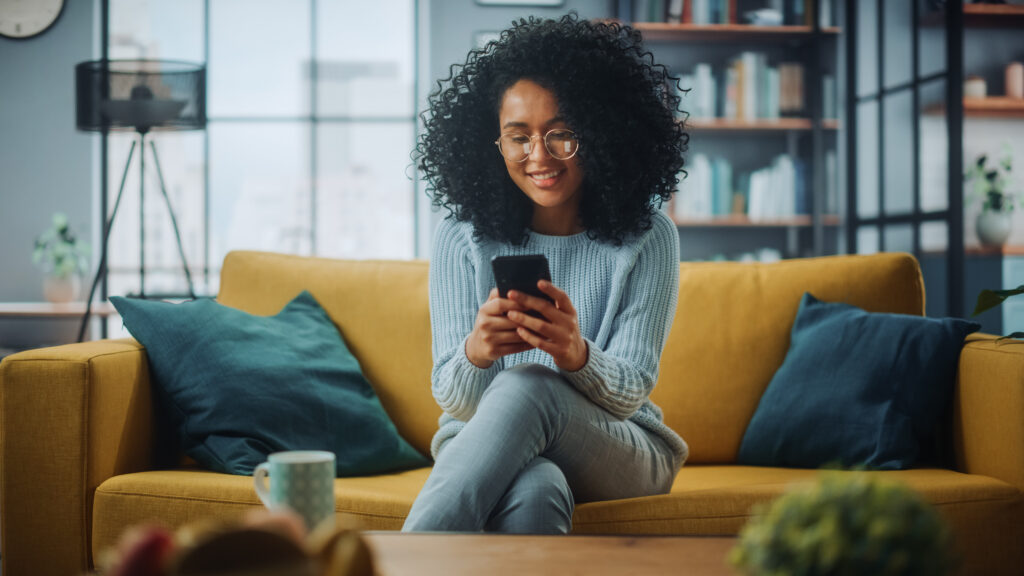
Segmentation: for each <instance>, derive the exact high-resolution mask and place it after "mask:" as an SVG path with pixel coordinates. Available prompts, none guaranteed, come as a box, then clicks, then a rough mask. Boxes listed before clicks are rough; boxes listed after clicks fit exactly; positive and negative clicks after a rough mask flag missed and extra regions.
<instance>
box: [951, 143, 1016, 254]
mask: <svg viewBox="0 0 1024 576" xmlns="http://www.w3.org/2000/svg"><path fill="white" fill-rule="evenodd" d="M1012 168H1013V153H1012V151H1011V149H1010V147H1009V145H1004V146H1003V157H1002V159H1001V160H999V162H998V163H997V164H996V165H995V167H993V168H989V167H988V154H982V155H981V156H979V157H978V159H977V160H975V162H974V164H971V166H970V167H969V168H968V170H967V174H965V175H964V180H966V181H968V182H973V183H974V185H973V187H972V191H973V193H974V195H975V196H976V197H977V198H978V199H979V200H981V201H982V206H981V213H979V214H978V219H977V222H976V224H977V230H978V239H979V240H981V243H982V244H984V245H986V246H1001V245H1003V244H1004V243H1005V242H1006V239H1007V238H1009V236H1010V232H1011V230H1012V223H1013V221H1012V220H1011V216H1012V214H1011V213H1012V211H1013V208H1014V204H1015V203H1016V202H1018V201H1019V199H1018V196H1017V194H1016V193H1014V192H1013V191H1011V190H1008V188H1009V187H1010V186H1011V185H1012V184H1011V182H1010V173H1011V172H1012Z"/></svg>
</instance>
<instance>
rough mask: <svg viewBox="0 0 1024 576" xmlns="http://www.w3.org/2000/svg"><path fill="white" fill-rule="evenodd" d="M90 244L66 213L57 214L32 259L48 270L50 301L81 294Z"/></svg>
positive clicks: (45, 283) (46, 283)
mask: <svg viewBox="0 0 1024 576" xmlns="http://www.w3.org/2000/svg"><path fill="white" fill-rule="evenodd" d="M88 256H89V245H88V244H86V243H85V242H80V241H79V240H78V238H77V237H76V236H75V233H74V232H73V231H72V230H71V226H70V225H69V224H68V217H67V216H66V215H64V214H63V213H60V212H58V213H56V214H54V215H53V221H52V224H51V225H50V228H48V229H47V230H46V231H44V232H43V233H42V234H40V235H39V236H38V237H37V238H36V242H35V250H34V251H33V252H32V261H33V262H34V263H35V264H36V265H37V266H39V267H40V268H41V269H42V270H43V271H44V272H45V273H46V277H45V278H44V280H43V295H44V296H45V297H46V300H47V301H49V302H55V303H60V302H70V301H72V300H74V299H75V298H77V297H78V292H79V288H80V286H81V280H80V277H79V275H80V274H81V273H82V272H85V271H86V270H88V267H89V260H88Z"/></svg>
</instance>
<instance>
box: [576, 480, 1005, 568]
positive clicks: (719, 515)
mask: <svg viewBox="0 0 1024 576" xmlns="http://www.w3.org/2000/svg"><path fill="white" fill-rule="evenodd" d="M820 473H821V472H820V471H819V470H808V469H791V468H765V467H756V466H700V465H696V466H684V467H683V469H682V470H680V471H679V475H678V476H677V477H676V480H675V483H674V484H673V486H672V491H671V492H670V493H669V494H666V495H663V496H651V497H646V498H631V499H626V500H612V501H608V502H594V503H590V504H583V505H579V506H577V507H576V512H575V514H574V515H573V531H574V532H576V533H589V534H602V533H617V534H687V535H722V534H728V535H732V534H738V533H739V531H740V529H741V528H742V527H743V525H744V524H745V523H746V522H747V520H749V519H750V517H751V508H752V507H753V506H754V505H755V504H757V503H759V502H766V501H769V500H771V499H773V498H775V497H777V496H779V495H781V494H782V493H783V492H784V491H786V490H787V489H788V488H790V487H792V486H795V485H798V484H800V483H809V482H812V481H813V480H814V479H815V478H816V476H817V475H818V474H820ZM843 473H853V472H843ZM870 474H877V475H879V476H880V477H882V478H885V479H886V480H892V481H899V482H903V483H905V484H906V485H908V486H909V487H911V488H912V489H914V490H916V491H917V492H919V493H920V494H922V495H923V497H924V498H925V500H927V501H928V502H931V503H932V504H934V505H935V506H936V507H937V509H938V511H939V513H940V514H942V516H943V517H944V518H945V519H946V520H947V521H948V523H949V525H950V528H951V531H952V533H953V538H954V542H955V545H956V553H957V554H958V555H959V556H960V557H961V559H962V563H963V564H962V567H963V568H964V571H963V573H965V574H1000V573H1003V572H1004V571H1005V567H1006V566H1020V565H1022V563H1024V547H1021V546H1020V542H1022V541H1024V523H1022V522H1021V520H1020V519H1021V518H1022V514H1024V496H1022V494H1021V492H1020V491H1018V490H1017V489H1016V488H1014V487H1013V486H1011V485H1009V484H1007V483H1005V482H1003V481H1001V480H996V479H995V478H990V477H988V476H980V475H971V474H963V473H960V472H956V471H952V470H945V469H937V468H917V469H910V470H891V471H888V470H887V471H873V472H870Z"/></svg>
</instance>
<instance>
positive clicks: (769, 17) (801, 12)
mask: <svg viewBox="0 0 1024 576" xmlns="http://www.w3.org/2000/svg"><path fill="white" fill-rule="evenodd" d="M746 4H749V2H746V3H744V5H743V6H742V7H743V8H746V7H747V6H746ZM761 5H762V7H760V8H757V9H751V10H745V11H744V12H743V13H742V14H740V13H739V9H740V6H737V0H633V13H632V18H633V21H634V22H667V23H669V24H705V25H706V24H737V23H739V22H743V23H745V24H751V25H755V26H780V25H783V26H810V24H811V19H810V18H811V0H767V1H766V2H762V3H761ZM826 12H827V13H828V19H829V20H831V14H832V5H831V2H830V0H822V13H823V14H822V16H823V21H824V16H825V13H826Z"/></svg>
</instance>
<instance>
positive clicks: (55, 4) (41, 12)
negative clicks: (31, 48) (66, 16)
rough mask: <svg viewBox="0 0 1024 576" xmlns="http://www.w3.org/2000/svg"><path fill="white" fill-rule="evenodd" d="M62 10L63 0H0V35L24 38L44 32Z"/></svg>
mask: <svg viewBox="0 0 1024 576" xmlns="http://www.w3.org/2000/svg"><path fill="white" fill-rule="evenodd" d="M63 10H64V0H0V36H3V37H4V38H15V39H19V40H21V39H25V38H31V37H33V36H38V35H40V34H42V33H43V32H46V30H48V29H49V28H50V27H51V26H53V24H54V23H55V22H56V21H57V18H58V17H60V13H61V12H62V11H63Z"/></svg>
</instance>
